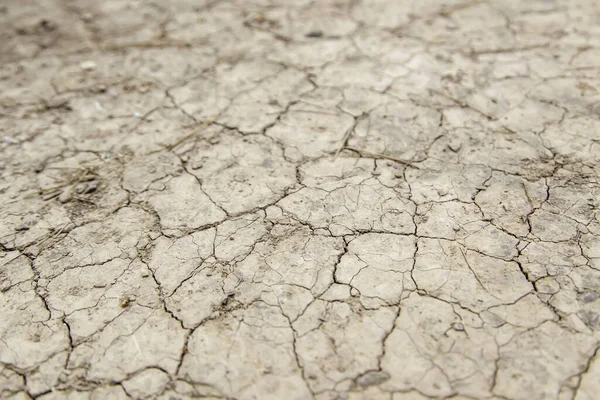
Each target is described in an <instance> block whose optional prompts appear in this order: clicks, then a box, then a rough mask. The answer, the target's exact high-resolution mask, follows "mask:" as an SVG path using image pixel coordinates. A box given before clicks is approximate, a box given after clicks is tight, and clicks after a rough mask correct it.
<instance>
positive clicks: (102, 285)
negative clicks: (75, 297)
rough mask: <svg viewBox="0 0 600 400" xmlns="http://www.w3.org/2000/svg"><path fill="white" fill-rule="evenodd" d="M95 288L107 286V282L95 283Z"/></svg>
mask: <svg viewBox="0 0 600 400" xmlns="http://www.w3.org/2000/svg"><path fill="white" fill-rule="evenodd" d="M94 287H95V288H103V287H106V283H94Z"/></svg>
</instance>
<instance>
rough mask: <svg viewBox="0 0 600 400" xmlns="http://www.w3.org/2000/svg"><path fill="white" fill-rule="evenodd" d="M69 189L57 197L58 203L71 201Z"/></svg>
mask: <svg viewBox="0 0 600 400" xmlns="http://www.w3.org/2000/svg"><path fill="white" fill-rule="evenodd" d="M71 197H72V196H71V188H66V189H65V190H63V192H62V193H61V194H60V195H59V196H58V201H60V202H61V203H68V202H69V201H71Z"/></svg>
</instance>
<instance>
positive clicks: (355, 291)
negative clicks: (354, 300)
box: [350, 288, 359, 297]
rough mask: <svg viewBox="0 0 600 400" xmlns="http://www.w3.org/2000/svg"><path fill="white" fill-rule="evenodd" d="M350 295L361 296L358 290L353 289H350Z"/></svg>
mask: <svg viewBox="0 0 600 400" xmlns="http://www.w3.org/2000/svg"><path fill="white" fill-rule="evenodd" d="M350 295H351V296H354V297H356V296H358V295H359V292H358V290H357V289H356V288H352V289H350Z"/></svg>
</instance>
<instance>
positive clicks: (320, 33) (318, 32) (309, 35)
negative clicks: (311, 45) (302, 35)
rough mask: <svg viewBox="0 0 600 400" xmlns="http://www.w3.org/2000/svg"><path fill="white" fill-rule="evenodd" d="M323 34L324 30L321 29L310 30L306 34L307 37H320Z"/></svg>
mask: <svg viewBox="0 0 600 400" xmlns="http://www.w3.org/2000/svg"><path fill="white" fill-rule="evenodd" d="M322 36H323V32H321V31H310V32H308V33H307V34H306V37H307V38H320V37H322Z"/></svg>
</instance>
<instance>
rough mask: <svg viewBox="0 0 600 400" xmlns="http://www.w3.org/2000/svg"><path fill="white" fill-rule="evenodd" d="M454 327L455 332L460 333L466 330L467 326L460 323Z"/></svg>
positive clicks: (456, 323)
mask: <svg viewBox="0 0 600 400" xmlns="http://www.w3.org/2000/svg"><path fill="white" fill-rule="evenodd" d="M452 327H453V328H454V330H456V331H460V332H462V331H464V330H465V326H464V325H463V324H461V323H460V322H455V323H453V324H452Z"/></svg>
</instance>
